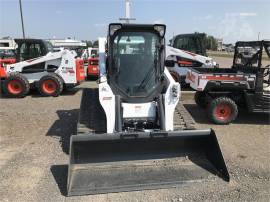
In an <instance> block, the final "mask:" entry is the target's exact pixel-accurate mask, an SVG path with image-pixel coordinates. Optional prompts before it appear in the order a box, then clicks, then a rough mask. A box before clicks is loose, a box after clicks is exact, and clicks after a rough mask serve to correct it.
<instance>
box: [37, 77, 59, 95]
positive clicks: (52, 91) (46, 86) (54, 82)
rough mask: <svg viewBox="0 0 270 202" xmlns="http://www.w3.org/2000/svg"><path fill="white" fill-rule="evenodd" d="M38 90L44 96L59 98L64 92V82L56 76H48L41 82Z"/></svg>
mask: <svg viewBox="0 0 270 202" xmlns="http://www.w3.org/2000/svg"><path fill="white" fill-rule="evenodd" d="M38 90H39V92H40V94H41V95H42V96H53V97H57V96H59V95H60V94H61V93H62V91H63V81H62V79H61V78H59V77H58V76H57V75H56V74H48V75H46V76H43V77H42V78H41V79H40V80H39V82H38Z"/></svg>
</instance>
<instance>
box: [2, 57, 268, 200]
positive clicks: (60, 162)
mask: <svg viewBox="0 0 270 202" xmlns="http://www.w3.org/2000/svg"><path fill="white" fill-rule="evenodd" d="M219 60H223V63H222V64H224V63H225V62H229V61H230V62H231V60H229V59H227V58H224V59H219ZM219 63H220V62H219ZM229 64H230V63H229ZM224 65H226V64H224ZM95 85H96V84H95V82H85V83H84V84H83V85H81V86H79V87H77V88H75V89H73V90H71V91H68V92H66V93H64V95H62V96H60V97H57V98H43V97H40V96H39V95H38V93H37V92H32V93H31V95H29V96H27V97H26V98H24V99H7V98H1V99H0V106H1V107H0V129H1V130H0V133H1V134H0V149H1V152H0V197H1V198H0V201H269V200H270V183H269V181H270V173H269V171H270V162H269V159H270V138H269V134H270V133H269V130H270V125H269V117H268V116H265V115H252V114H247V113H245V112H241V113H240V115H239V118H238V120H237V121H236V122H235V123H233V124H230V125H227V126H217V125H212V124H210V123H209V121H208V119H207V117H206V115H205V112H204V110H202V109H200V108H198V107H197V106H196V105H195V104H194V101H193V100H192V99H190V98H191V96H186V94H185V95H184V101H183V102H184V104H185V106H186V108H187V109H188V110H189V112H190V113H191V114H192V116H193V118H194V119H195V121H196V122H197V124H198V127H199V128H210V127H211V128H213V129H214V130H215V132H216V134H217V137H218V140H219V143H220V146H221V149H222V152H223V155H224V158H225V161H226V163H227V166H228V169H229V172H230V175H231V181H230V183H225V182H223V181H221V180H217V181H213V182H212V181H211V182H205V183H193V184H189V185H185V186H180V187H177V188H171V189H160V190H150V191H134V192H124V193H113V194H102V195H95V196H83V197H70V198H67V197H65V196H64V195H65V186H66V171H67V162H68V154H67V153H68V146H67V145H68V142H69V137H70V135H72V134H74V133H75V131H76V121H77V117H78V112H79V103H80V97H81V93H82V91H81V89H82V88H90V87H94V86H95Z"/></svg>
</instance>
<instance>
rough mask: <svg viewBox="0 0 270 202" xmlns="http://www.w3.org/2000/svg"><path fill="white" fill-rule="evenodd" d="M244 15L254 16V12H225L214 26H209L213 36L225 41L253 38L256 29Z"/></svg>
mask: <svg viewBox="0 0 270 202" xmlns="http://www.w3.org/2000/svg"><path fill="white" fill-rule="evenodd" d="M246 16H256V15H254V13H225V16H224V17H223V18H222V19H221V20H220V22H219V23H218V24H217V25H216V26H215V28H214V29H213V27H211V29H212V30H214V32H215V34H214V35H215V36H217V37H218V38H223V39H224V40H225V41H229V42H235V41H239V40H254V39H255V38H254V37H255V36H256V31H255V30H254V29H253V27H252V26H251V24H250V22H249V21H248V19H247V18H246Z"/></svg>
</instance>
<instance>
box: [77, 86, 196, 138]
mask: <svg viewBox="0 0 270 202" xmlns="http://www.w3.org/2000/svg"><path fill="white" fill-rule="evenodd" d="M194 129H195V122H194V120H193V118H192V117H191V115H190V114H189V112H188V111H187V110H186V109H185V107H184V106H183V105H182V103H180V102H179V103H178V105H177V106H176V109H175V112H174V130H194ZM89 133H106V114H105V112H104V110H103V108H102V106H101V105H100V103H99V95H98V89H96V88H95V89H92V88H88V89H84V90H83V94H82V100H81V106H80V114H79V121H78V125H77V134H80V135H81V134H89Z"/></svg>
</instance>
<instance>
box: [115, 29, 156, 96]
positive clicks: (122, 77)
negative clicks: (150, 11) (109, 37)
mask: <svg viewBox="0 0 270 202" xmlns="http://www.w3.org/2000/svg"><path fill="white" fill-rule="evenodd" d="M158 45H159V37H158V35H157V34H155V33H151V32H120V33H119V34H118V35H117V36H116V37H115V38H114V41H113V50H112V51H113V69H114V71H115V74H114V78H113V82H115V85H116V86H117V87H118V88H119V89H120V90H121V91H122V92H123V93H125V94H126V95H128V96H147V95H149V94H150V93H151V92H152V91H153V90H154V89H155V87H156V86H157V82H158V79H157V78H158V75H157V74H158V72H159V70H158V66H157V64H159V63H160V62H159V58H160V54H159V49H158Z"/></svg>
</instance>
